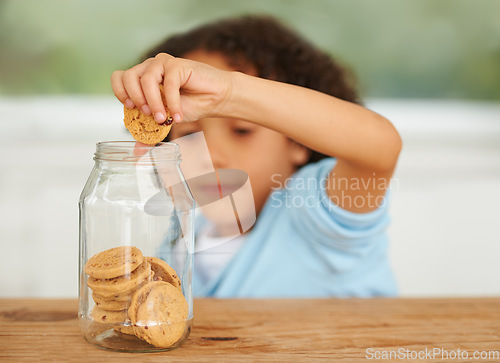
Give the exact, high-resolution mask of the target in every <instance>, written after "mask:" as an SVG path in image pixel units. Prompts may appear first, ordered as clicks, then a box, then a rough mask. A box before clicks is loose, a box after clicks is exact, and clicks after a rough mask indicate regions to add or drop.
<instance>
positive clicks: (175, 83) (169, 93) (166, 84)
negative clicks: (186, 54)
mask: <svg viewBox="0 0 500 363" xmlns="http://www.w3.org/2000/svg"><path fill="white" fill-rule="evenodd" d="M155 58H156V59H158V60H159V61H160V62H161V64H162V65H163V91H164V93H165V102H166V104H167V107H168V110H169V111H170V114H171V116H172V118H173V120H174V121H175V122H180V121H181V120H182V109H181V94H180V89H181V87H182V86H183V85H184V83H185V81H184V80H183V74H184V73H185V72H184V69H183V66H182V61H179V60H178V59H175V58H174V57H172V56H171V55H168V54H165V53H160V54H158V55H157V56H156V57H155Z"/></svg>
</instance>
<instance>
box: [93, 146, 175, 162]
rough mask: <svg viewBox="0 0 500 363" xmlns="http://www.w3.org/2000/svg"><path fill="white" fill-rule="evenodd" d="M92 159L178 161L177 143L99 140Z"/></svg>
mask: <svg viewBox="0 0 500 363" xmlns="http://www.w3.org/2000/svg"><path fill="white" fill-rule="evenodd" d="M94 160H96V161H97V160H103V161H121V162H134V163H137V162H144V163H147V164H149V163H179V162H180V161H181V154H180V150H179V145H177V144H176V143H173V142H159V143H157V144H156V145H145V144H138V143H137V142H135V141H100V142H98V143H97V144H96V152H95V153H94Z"/></svg>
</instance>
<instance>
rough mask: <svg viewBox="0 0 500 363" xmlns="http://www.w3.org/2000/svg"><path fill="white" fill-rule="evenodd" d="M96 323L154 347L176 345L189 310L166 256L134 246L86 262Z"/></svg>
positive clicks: (181, 334)
mask: <svg viewBox="0 0 500 363" xmlns="http://www.w3.org/2000/svg"><path fill="white" fill-rule="evenodd" d="M85 273H86V274H87V275H89V278H88V280H87V285H88V287H90V288H91V289H92V298H93V300H94V302H95V306H94V308H93V310H92V314H91V318H92V320H93V321H94V322H95V323H96V324H103V326H112V327H113V328H114V329H115V330H116V331H118V332H120V333H123V334H128V335H135V336H136V337H137V338H139V339H142V340H144V341H146V342H148V343H149V344H152V345H153V346H155V347H158V348H168V347H171V346H174V345H175V343H176V342H177V341H179V340H180V339H181V338H182V336H183V335H184V333H185V330H186V327H187V323H186V322H187V319H188V314H189V307H188V303H187V301H186V299H185V297H184V295H183V293H182V288H181V281H180V279H179V277H178V275H177V273H176V272H175V270H174V269H173V268H172V267H170V266H169V265H168V264H167V263H166V262H165V261H163V260H161V259H159V258H156V257H146V256H143V254H142V252H141V251H140V250H139V249H138V248H137V247H133V246H121V247H115V248H111V249H109V250H106V251H103V252H100V253H98V254H96V255H94V256H92V257H91V258H90V259H89V260H88V261H87V263H86V264H85Z"/></svg>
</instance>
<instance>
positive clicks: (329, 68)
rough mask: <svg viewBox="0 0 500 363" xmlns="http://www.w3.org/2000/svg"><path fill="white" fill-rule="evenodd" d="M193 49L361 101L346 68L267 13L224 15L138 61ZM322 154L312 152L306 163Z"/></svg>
mask: <svg viewBox="0 0 500 363" xmlns="http://www.w3.org/2000/svg"><path fill="white" fill-rule="evenodd" d="M195 50H204V51H207V52H216V53H219V54H222V55H223V56H224V57H225V58H226V60H227V61H228V63H229V64H230V65H231V66H233V67H234V68H235V69H238V70H244V69H248V68H249V67H253V68H254V69H255V70H256V72H257V76H258V77H261V78H266V79H271V80H275V81H279V82H284V83H289V84H294V85H297V86H302V87H307V88H311V89H314V90H316V91H319V92H323V93H326V94H329V95H332V96H334V97H337V98H340V99H343V100H346V101H350V102H354V103H361V102H360V99H359V96H358V94H357V92H356V89H355V87H354V85H353V78H352V75H351V73H350V72H348V71H347V69H345V68H344V67H342V66H340V65H339V64H338V63H337V62H336V61H334V60H333V59H332V58H331V57H330V56H329V55H328V54H326V53H325V52H324V51H322V50H320V49H319V48H317V47H315V46H314V45H313V44H311V43H310V42H309V41H307V40H306V39H304V38H303V37H302V36H300V35H299V34H297V33H296V32H294V31H293V30H291V29H289V28H287V27H286V26H284V25H283V24H282V23H280V22H279V21H278V20H276V19H275V18H273V17H270V16H255V15H254V16H244V17H239V18H229V19H223V20H219V21H216V22H214V23H209V24H206V25H203V26H200V27H198V28H195V29H193V30H191V31H188V32H186V33H182V34H177V35H174V36H171V37H169V38H168V39H166V40H165V41H163V42H162V43H160V44H159V45H158V46H156V47H154V48H153V49H151V50H149V51H148V52H147V53H146V54H145V55H144V57H143V60H145V59H147V58H151V57H154V56H155V55H157V54H158V53H168V54H170V55H172V56H174V57H183V56H185V55H186V54H188V53H189V52H192V51H195ZM325 157H327V156H326V155H324V154H321V153H318V152H316V151H314V150H311V155H310V158H309V160H308V161H307V162H306V164H307V163H311V162H316V161H318V160H320V159H323V158H325Z"/></svg>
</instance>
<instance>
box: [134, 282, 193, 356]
mask: <svg viewBox="0 0 500 363" xmlns="http://www.w3.org/2000/svg"><path fill="white" fill-rule="evenodd" d="M188 314H189V307H188V304H187V301H186V299H185V298H184V295H182V293H181V292H180V291H179V289H178V288H177V287H175V286H173V285H171V284H169V283H168V282H165V281H153V282H149V283H147V284H146V285H144V286H143V287H142V288H141V289H139V290H137V292H136V293H135V294H134V297H133V298H132V302H131V303H130V308H129V310H128V315H129V318H130V320H131V322H132V324H133V325H134V331H135V335H136V336H137V337H138V338H140V339H143V340H145V341H147V342H148V343H150V344H152V345H154V346H155V347H158V348H169V347H172V346H173V345H174V344H175V343H176V342H177V341H179V339H181V338H182V336H183V335H184V334H185V331H186V329H187V323H186V321H187V318H188Z"/></svg>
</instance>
